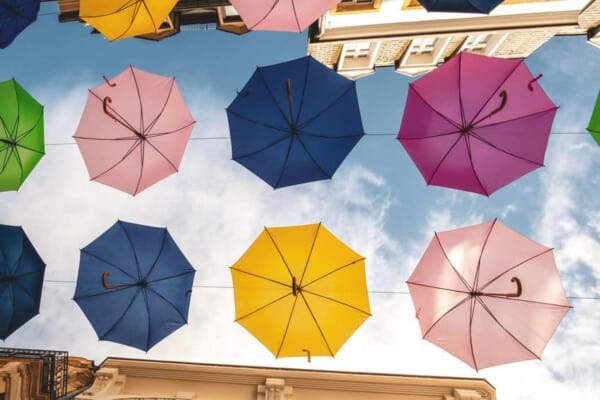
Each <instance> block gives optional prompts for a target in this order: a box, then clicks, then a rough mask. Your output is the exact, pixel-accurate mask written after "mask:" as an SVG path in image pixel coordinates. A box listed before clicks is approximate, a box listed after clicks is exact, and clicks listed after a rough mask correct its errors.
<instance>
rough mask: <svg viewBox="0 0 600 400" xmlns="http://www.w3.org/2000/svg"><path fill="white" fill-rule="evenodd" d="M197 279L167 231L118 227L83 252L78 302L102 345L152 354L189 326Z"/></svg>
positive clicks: (119, 222)
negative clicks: (165, 340)
mask: <svg viewBox="0 0 600 400" xmlns="http://www.w3.org/2000/svg"><path fill="white" fill-rule="evenodd" d="M194 274H195V270H194V268H193V267H192V266H191V265H190V263H189V262H188V260H187V259H186V258H185V256H184V255H183V254H182V253H181V250H179V248H178V247H177V245H176V244H175V242H174V241H173V238H172V237H171V235H170V234H169V232H167V230H166V229H165V228H155V227H151V226H145V225H138V224H132V223H128V222H123V221H118V222H117V223H115V224H114V225H113V226H112V227H111V228H109V229H108V230H107V231H106V232H104V233H103V234H102V235H100V236H99V237H98V238H97V239H96V240H94V241H93V242H92V243H90V244H89V245H87V246H86V247H84V248H83V249H81V255H80V261H79V273H78V275H77V286H76V288H75V296H74V298H73V299H74V300H75V302H77V304H78V305H79V307H81V310H82V311H83V312H84V314H85V316H86V317H87V318H88V320H89V321H90V323H91V324H92V327H93V328H94V330H95V331H96V334H97V335H98V338H99V339H100V340H108V341H111V342H116V343H121V344H124V345H127V346H132V347H135V348H138V349H141V350H144V351H148V350H149V349H150V348H151V347H152V346H154V345H155V344H156V343H158V342H160V341H161V340H162V339H164V338H165V337H166V336H168V335H169V334H171V333H172V332H173V331H175V330H176V329H178V328H179V327H181V326H182V325H185V324H186V323H187V317H188V309H189V306H190V297H191V296H190V294H191V291H192V283H193V280H194Z"/></svg>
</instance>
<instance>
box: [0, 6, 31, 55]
mask: <svg viewBox="0 0 600 400" xmlns="http://www.w3.org/2000/svg"><path fill="white" fill-rule="evenodd" d="M38 11H40V0H0V49H4V48H5V47H6V46H8V45H9V44H11V43H12V41H13V40H14V39H15V38H16V37H17V36H18V35H19V33H21V32H22V31H23V30H24V29H25V28H27V27H28V26H29V25H30V24H31V23H33V21H35V20H36V19H37V15H38Z"/></svg>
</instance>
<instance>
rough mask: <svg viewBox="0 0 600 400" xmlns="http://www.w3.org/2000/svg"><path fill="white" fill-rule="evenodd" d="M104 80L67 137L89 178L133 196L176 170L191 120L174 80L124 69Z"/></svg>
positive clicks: (91, 94) (89, 96)
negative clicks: (82, 161) (73, 139)
mask: <svg viewBox="0 0 600 400" xmlns="http://www.w3.org/2000/svg"><path fill="white" fill-rule="evenodd" d="M104 79H105V81H106V82H105V83H104V84H102V85H100V86H98V87H96V88H94V89H91V90H90V91H89V95H88V99H87V103H86V105H85V108H84V110H83V114H82V116H81V120H80V121H79V126H78V127H77V130H76V132H75V135H74V136H73V137H74V138H75V141H76V142H77V145H78V146H79V150H80V151H81V154H82V156H83V159H84V162H85V165H86V167H87V170H88V173H89V175H90V179H91V180H93V181H97V182H100V183H104V184H105V185H108V186H112V187H114V188H116V189H119V190H122V191H124V192H126V193H129V194H132V195H136V194H137V193H139V192H141V191H142V190H144V189H146V188H148V187H149V186H151V185H153V184H154V183H156V182H158V181H160V180H161V179H163V178H165V177H167V176H169V175H171V174H173V173H175V172H177V170H178V168H179V164H180V163H181V158H182V157H183V152H184V151H185V147H186V145H187V142H188V139H189V136H190V133H191V131H192V128H193V125H194V123H195V121H194V119H193V117H192V115H191V114H190V111H189V110H188V108H187V106H186V104H185V101H184V99H183V97H182V96H181V93H180V92H179V88H178V87H177V84H176V83H175V78H172V77H165V76H161V75H156V74H152V73H149V72H145V71H142V70H140V69H137V68H134V67H129V68H127V69H126V70H125V71H123V72H122V73H121V74H119V75H118V76H116V77H115V78H113V79H111V80H108V79H106V78H104Z"/></svg>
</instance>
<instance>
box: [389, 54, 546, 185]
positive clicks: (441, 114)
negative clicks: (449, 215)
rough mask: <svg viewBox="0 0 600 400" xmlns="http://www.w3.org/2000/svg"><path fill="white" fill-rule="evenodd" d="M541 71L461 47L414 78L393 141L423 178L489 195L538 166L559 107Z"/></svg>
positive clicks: (540, 164)
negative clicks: (536, 72) (544, 85)
mask: <svg viewBox="0 0 600 400" xmlns="http://www.w3.org/2000/svg"><path fill="white" fill-rule="evenodd" d="M541 76H542V75H541V74H540V75H539V76H537V77H535V78H534V77H533V76H532V75H531V73H530V72H529V69H528V68H527V65H525V63H524V62H523V60H511V59H503V58H494V57H486V56H480V55H475V54H470V53H459V54H458V55H457V56H455V57H453V58H452V59H451V60H450V61H448V62H446V63H445V64H443V65H442V66H441V67H439V68H437V69H436V70H434V71H432V72H430V73H429V74H427V75H426V76H424V77H423V78H420V79H418V80H416V81H414V82H412V83H411V84H410V87H409V93H408V98H407V101H406V107H405V109H404V115H403V118H402V125H401V127H400V132H399V133H398V140H399V141H400V143H402V145H403V146H404V148H405V149H406V151H407V152H408V154H409V155H410V157H411V158H412V160H413V161H414V163H415V164H416V166H417V168H418V169H419V171H420V172H421V174H422V175H423V177H424V178H425V180H426V181H427V184H428V185H436V186H444V187H449V188H455V189H460V190H466V191H469V192H475V193H479V194H484V195H486V196H489V195H490V194H492V193H493V192H495V191H496V190H498V189H500V188H501V187H503V186H505V185H507V184H508V183H510V182H512V181H514V180H515V179H518V178H519V177H521V176H523V175H525V174H527V173H528V172H531V171H533V170H535V169H537V168H539V167H541V166H543V163H544V155H545V152H546V145H547V144H548V136H549V134H550V128H551V127H552V121H553V119H554V115H555V114H556V109H557V107H556V105H555V104H554V103H553V102H552V100H550V99H549V98H548V96H547V95H546V94H545V93H544V91H543V90H542V88H541V87H540V86H539V84H538V82H537V81H538V79H539V78H540V77H541Z"/></svg>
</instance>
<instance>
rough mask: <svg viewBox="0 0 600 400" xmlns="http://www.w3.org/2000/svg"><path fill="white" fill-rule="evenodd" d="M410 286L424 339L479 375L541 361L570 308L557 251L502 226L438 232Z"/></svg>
mask: <svg viewBox="0 0 600 400" xmlns="http://www.w3.org/2000/svg"><path fill="white" fill-rule="evenodd" d="M407 283H408V288H409V290H410V294H411V296H412V299H413V303H414V306H415V310H416V313H417V318H418V319H419V324H420V326H421V332H422V334H423V338H424V339H427V340H428V341H430V342H432V343H433V344H436V345H437V346H439V347H441V348H442V349H444V350H446V351H448V352H449V353H451V354H453V355H454V356H456V357H458V358H459V359H461V360H462V361H464V362H465V363H467V364H469V365H470V366H471V367H473V368H475V369H482V368H487V367H491V366H494V365H498V364H504V363H509V362H514V361H522V360H529V359H534V358H539V357H540V356H541V354H542V351H543V350H544V348H545V347H546V344H547V343H548V341H549V340H550V338H551V337H552V334H553V333H554V331H555V330H556V328H557V327H558V325H559V323H560V321H561V320H562V319H563V317H564V316H565V314H566V313H567V311H569V309H570V306H569V303H568V301H567V298H566V296H565V292H564V290H563V287H562V284H561V281H560V277H559V275H558V271H557V269H556V265H555V263H554V256H553V254H552V249H550V248H547V247H544V246H542V245H540V244H539V243H537V242H534V241H533V240H531V239H528V238H526V237H525V236H522V235H520V234H519V233H517V232H515V231H513V230H511V229H510V228H508V227H506V226H505V225H503V224H502V223H501V222H499V221H497V220H494V221H490V222H486V223H483V224H479V225H473V226H469V227H465V228H460V229H455V230H452V231H446V232H438V233H436V234H435V236H434V238H433V239H432V240H431V243H429V247H428V248H427V250H426V251H425V253H424V254H423V257H422V258H421V260H420V261H419V264H418V265H417V267H416V268H415V270H414V272H413V273H412V275H411V276H410V278H409V279H408V282H407Z"/></svg>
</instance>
